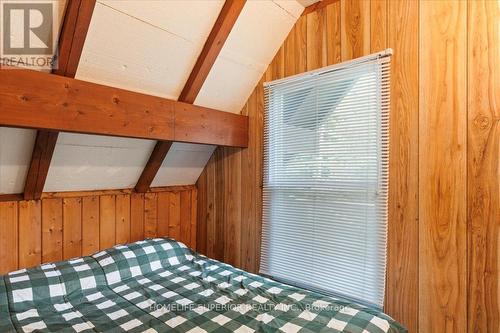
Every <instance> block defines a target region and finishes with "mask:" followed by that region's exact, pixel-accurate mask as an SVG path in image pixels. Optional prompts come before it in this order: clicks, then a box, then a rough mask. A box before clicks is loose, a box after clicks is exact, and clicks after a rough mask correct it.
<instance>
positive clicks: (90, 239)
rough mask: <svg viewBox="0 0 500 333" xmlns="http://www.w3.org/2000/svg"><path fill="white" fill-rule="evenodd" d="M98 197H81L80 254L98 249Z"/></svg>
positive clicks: (87, 253) (90, 252)
mask: <svg viewBox="0 0 500 333" xmlns="http://www.w3.org/2000/svg"><path fill="white" fill-rule="evenodd" d="M99 206H100V205H99V197H98V196H94V195H93V196H89V197H84V198H82V255H84V256H86V255H90V254H92V253H94V252H97V251H99V239H100V232H99V217H100V216H99V215H100V209H99Z"/></svg>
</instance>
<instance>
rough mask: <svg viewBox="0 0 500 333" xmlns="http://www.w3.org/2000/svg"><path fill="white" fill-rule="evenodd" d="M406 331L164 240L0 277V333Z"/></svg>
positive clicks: (381, 318) (356, 309)
mask: <svg viewBox="0 0 500 333" xmlns="http://www.w3.org/2000/svg"><path fill="white" fill-rule="evenodd" d="M124 331H127V332H147V333H152V332H239V333H243V332H255V331H258V332H364V333H366V332H374V333H381V332H406V330H405V329H404V328H403V327H401V326H400V325H399V324H398V323H396V322H394V320H392V319H391V318H390V317H388V316H387V315H384V314H383V313H380V312H378V311H376V310H373V309H370V308H365V307H361V306H359V305H355V304H351V303H349V302H346V301H342V300H338V299H333V298H331V297H326V296H322V295H319V294H316V293H312V292H309V291H306V290H303V289H299V288H295V287H291V286H288V285H284V284H281V283H278V282H276V281H272V280H269V279H266V278H264V277H261V276H258V275H254V274H250V273H247V272H244V271H242V270H239V269H236V268H234V267H232V266H230V265H227V264H223V263H221V262H218V261H216V260H211V259H208V258H206V257H204V256H202V255H199V254H197V253H195V252H193V251H191V250H190V249H189V248H187V247H186V246H185V245H184V244H182V243H179V242H176V241H174V240H171V239H163V238H162V239H160V238H157V239H148V240H145V241H140V242H136V243H133V244H129V245H120V246H115V247H113V248H111V249H108V250H106V251H102V252H99V253H96V254H94V255H92V256H89V257H82V258H77V259H73V260H69V261H63V262H58V263H54V264H46V265H41V266H38V267H35V268H31V269H23V270H19V271H16V272H12V273H10V274H8V275H5V276H3V277H0V332H124Z"/></svg>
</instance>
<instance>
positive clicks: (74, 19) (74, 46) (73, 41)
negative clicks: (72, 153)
mask: <svg viewBox="0 0 500 333" xmlns="http://www.w3.org/2000/svg"><path fill="white" fill-rule="evenodd" d="M94 7H95V0H68V4H67V6H66V13H65V15H64V21H63V24H62V29H61V35H60V37H59V46H58V53H59V54H58V55H57V68H55V69H54V70H53V71H52V73H53V74H56V75H61V76H66V77H71V78H74V77H75V74H76V69H77V67H78V63H79V61H80V57H81V54H82V50H83V44H84V43H85V37H86V36H87V31H88V29H89V26H90V20H91V18H92V13H93V11H94ZM58 135H59V133H58V132H57V131H45V130H40V131H38V132H37V135H36V139H35V146H34V148H33V153H32V155H31V162H30V166H29V169H28V174H27V176H26V183H25V185H24V199H25V200H33V199H40V197H41V194H42V191H43V187H44V185H45V180H46V179H47V174H48V172H49V167H50V162H51V160H52V155H53V154H54V149H55V146H56V143H57V137H58Z"/></svg>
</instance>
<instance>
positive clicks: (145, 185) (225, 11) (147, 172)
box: [135, 0, 246, 193]
mask: <svg viewBox="0 0 500 333" xmlns="http://www.w3.org/2000/svg"><path fill="white" fill-rule="evenodd" d="M245 2H246V0H226V2H225V3H224V6H223V7H222V10H221V12H220V14H219V16H218V17H217V20H216V21H215V24H214V26H213V28H212V31H210V34H209V35H208V38H207V40H206V42H205V45H204V46H203V49H202V51H201V53H200V55H199V56H198V60H197V61H196V64H195V65H194V67H193V70H192V71H191V74H190V75H189V78H188V80H187V82H186V84H185V85H184V88H183V89H182V92H181V94H180V96H179V101H181V102H185V103H190V104H192V103H194V101H195V99H196V97H197V96H198V94H199V92H200V90H201V87H202V86H203V83H204V82H205V80H206V79H207V76H208V73H210V70H211V69H212V66H213V65H214V63H215V60H216V59H217V56H218V55H219V53H220V51H221V50H222V47H223V46H224V43H225V42H226V40H227V37H228V36H229V33H230V32H231V30H232V29H233V26H234V24H235V23H236V20H237V19H238V16H239V15H240V13H241V10H242V9H243V6H244V5H245ZM171 146H172V143H171V142H165V141H158V142H157V143H156V145H155V148H154V149H153V152H152V153H151V156H150V157H149V160H148V163H147V164H146V166H145V167H144V170H143V171H142V174H141V176H140V178H139V180H138V182H137V185H136V187H135V189H136V191H137V192H141V193H144V192H146V191H147V190H148V189H149V187H150V186H151V183H152V182H153V179H154V178H155V176H156V174H157V173H158V170H159V169H160V167H161V165H162V163H163V161H164V160H165V157H166V156H167V153H168V151H169V150H170V147H171Z"/></svg>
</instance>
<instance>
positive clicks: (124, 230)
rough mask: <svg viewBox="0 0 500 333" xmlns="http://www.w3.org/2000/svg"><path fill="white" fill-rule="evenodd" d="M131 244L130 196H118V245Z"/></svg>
mask: <svg viewBox="0 0 500 333" xmlns="http://www.w3.org/2000/svg"><path fill="white" fill-rule="evenodd" d="M129 242H130V195H129V194H120V195H117V196H116V244H126V243H129Z"/></svg>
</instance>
